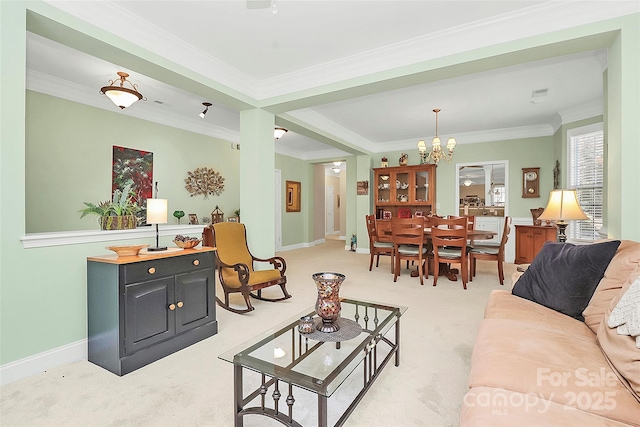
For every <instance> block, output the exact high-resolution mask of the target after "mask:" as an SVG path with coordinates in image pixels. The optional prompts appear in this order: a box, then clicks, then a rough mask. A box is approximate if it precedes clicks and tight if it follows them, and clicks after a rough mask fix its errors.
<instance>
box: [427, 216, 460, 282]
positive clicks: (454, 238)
mask: <svg viewBox="0 0 640 427" xmlns="http://www.w3.org/2000/svg"><path fill="white" fill-rule="evenodd" d="M467 232H468V227H467V218H466V217H459V218H436V217H434V218H432V223H431V243H432V244H433V286H436V284H437V283H438V275H439V274H440V263H452V262H455V263H460V276H461V278H462V287H463V288H464V289H467V278H468V270H469V263H468V258H467Z"/></svg>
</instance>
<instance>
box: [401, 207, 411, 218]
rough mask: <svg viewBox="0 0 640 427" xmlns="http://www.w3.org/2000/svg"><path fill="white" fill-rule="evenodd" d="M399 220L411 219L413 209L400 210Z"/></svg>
mask: <svg viewBox="0 0 640 427" xmlns="http://www.w3.org/2000/svg"><path fill="white" fill-rule="evenodd" d="M398 218H411V209H409V208H400V209H398Z"/></svg>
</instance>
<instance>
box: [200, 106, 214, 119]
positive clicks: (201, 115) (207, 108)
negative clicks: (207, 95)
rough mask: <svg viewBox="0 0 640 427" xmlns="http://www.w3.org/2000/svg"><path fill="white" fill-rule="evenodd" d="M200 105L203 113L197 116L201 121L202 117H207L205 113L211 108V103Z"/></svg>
mask: <svg viewBox="0 0 640 427" xmlns="http://www.w3.org/2000/svg"><path fill="white" fill-rule="evenodd" d="M202 105H204V107H205V108H204V111H203V112H202V113H200V114H198V115H199V116H200V118H201V119H204V116H206V115H207V111H209V107H211V103H210V102H203V103H202Z"/></svg>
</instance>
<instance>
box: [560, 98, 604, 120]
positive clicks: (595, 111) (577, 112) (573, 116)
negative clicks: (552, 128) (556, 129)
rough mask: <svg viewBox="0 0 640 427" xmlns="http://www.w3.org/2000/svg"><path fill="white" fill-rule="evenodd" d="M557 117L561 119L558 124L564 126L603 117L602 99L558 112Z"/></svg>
mask: <svg viewBox="0 0 640 427" xmlns="http://www.w3.org/2000/svg"><path fill="white" fill-rule="evenodd" d="M558 115H559V116H560V119H561V121H560V123H561V124H562V125H566V124H567V123H573V122H577V121H579V120H584V119H589V118H591V117H596V116H602V115H604V105H603V102H602V99H598V100H595V101H592V102H589V103H587V104H584V105H579V106H577V107H573V108H567V109H566V110H562V111H558Z"/></svg>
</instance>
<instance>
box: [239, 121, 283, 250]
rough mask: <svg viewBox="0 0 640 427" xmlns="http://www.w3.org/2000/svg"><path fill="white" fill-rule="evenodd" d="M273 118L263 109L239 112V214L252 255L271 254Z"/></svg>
mask: <svg viewBox="0 0 640 427" xmlns="http://www.w3.org/2000/svg"><path fill="white" fill-rule="evenodd" d="M274 125H275V117H274V115H273V114H272V113H269V112H268V111H265V110H260V109H254V110H247V111H241V112H240V217H241V218H242V222H243V223H244V224H245V226H246V227H247V244H248V245H249V249H250V250H251V252H252V253H253V255H254V256H256V257H259V258H268V257H271V256H273V255H274V254H275V201H274V197H275V183H274V180H275V178H274V170H275V144H274V137H273V128H274Z"/></svg>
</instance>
